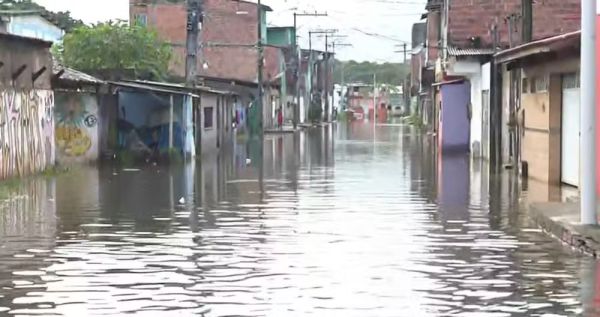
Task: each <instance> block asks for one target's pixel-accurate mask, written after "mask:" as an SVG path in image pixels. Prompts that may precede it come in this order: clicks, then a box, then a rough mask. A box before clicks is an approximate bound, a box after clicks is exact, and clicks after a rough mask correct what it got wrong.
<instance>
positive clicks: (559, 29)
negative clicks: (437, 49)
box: [430, 0, 581, 48]
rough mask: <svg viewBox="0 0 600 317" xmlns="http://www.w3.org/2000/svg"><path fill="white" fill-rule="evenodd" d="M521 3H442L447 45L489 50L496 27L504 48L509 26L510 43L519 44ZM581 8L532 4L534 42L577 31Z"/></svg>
mask: <svg viewBox="0 0 600 317" xmlns="http://www.w3.org/2000/svg"><path fill="white" fill-rule="evenodd" d="M523 1H524V0H452V1H449V2H448V1H446V2H445V4H442V9H443V11H442V12H443V14H442V16H446V21H447V30H446V31H447V32H446V33H447V36H448V45H449V46H454V47H459V48H466V47H473V46H481V47H491V46H492V43H493V37H492V32H491V29H492V26H493V25H497V26H498V35H499V39H500V43H501V45H502V46H507V45H508V43H509V36H508V34H509V26H510V29H511V30H512V32H513V42H514V43H513V44H515V45H517V44H521V34H522V30H523V10H522V9H523V5H522V3H523ZM530 1H531V0H530ZM430 2H439V1H430ZM580 7H581V0H543V1H539V0H538V1H533V21H532V22H533V23H532V35H533V40H538V39H542V38H547V37H550V36H554V35H558V34H563V33H567V32H572V31H577V30H579V27H580V21H579V16H580ZM511 15H513V21H512V22H511V20H510V19H509V16H511ZM442 26H444V20H442ZM443 31H444V30H443V29H442V32H443ZM474 42H480V43H474Z"/></svg>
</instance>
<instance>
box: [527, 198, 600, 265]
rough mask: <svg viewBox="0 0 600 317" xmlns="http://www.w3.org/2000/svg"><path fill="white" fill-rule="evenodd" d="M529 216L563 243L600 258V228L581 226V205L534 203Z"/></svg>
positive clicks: (530, 207)
mask: <svg viewBox="0 0 600 317" xmlns="http://www.w3.org/2000/svg"><path fill="white" fill-rule="evenodd" d="M599 214H600V213H599ZM529 215H530V217H531V218H532V219H533V220H534V221H535V222H536V223H537V224H538V225H539V226H540V227H541V228H542V229H543V230H544V231H546V232H547V233H549V234H551V235H553V236H554V237H556V238H558V239H559V240H561V241H562V242H564V243H566V244H568V245H570V246H572V247H574V248H576V249H578V250H579V251H581V252H583V253H585V254H588V255H591V256H593V257H595V258H598V257H600V226H583V225H580V224H579V223H580V221H579V219H580V218H579V204H577V203H534V204H531V205H530V206H529Z"/></svg>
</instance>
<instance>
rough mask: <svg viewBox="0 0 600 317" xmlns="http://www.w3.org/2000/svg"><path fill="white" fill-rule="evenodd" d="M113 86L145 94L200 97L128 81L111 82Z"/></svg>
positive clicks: (186, 92)
mask: <svg viewBox="0 0 600 317" xmlns="http://www.w3.org/2000/svg"><path fill="white" fill-rule="evenodd" d="M109 84H111V85H112V86H115V87H117V88H125V89H131V90H141V91H145V92H154V93H163V94H172V95H182V96H192V97H200V96H198V95H196V94H193V93H192V92H190V91H182V90H177V89H172V88H164V87H158V86H155V85H149V84H142V83H138V82H126V81H118V82H117V81H111V82H109Z"/></svg>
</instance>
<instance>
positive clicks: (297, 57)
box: [293, 11, 327, 130]
mask: <svg viewBox="0 0 600 317" xmlns="http://www.w3.org/2000/svg"><path fill="white" fill-rule="evenodd" d="M308 16H311V17H324V16H327V13H326V12H325V13H318V12H316V11H315V12H313V13H309V12H305V13H297V12H294V45H293V49H294V60H295V65H296V67H295V70H294V75H295V76H294V79H296V106H295V107H294V130H296V129H297V128H298V122H299V121H300V68H301V66H302V61H301V58H302V52H300V51H299V50H298V24H297V22H298V17H308Z"/></svg>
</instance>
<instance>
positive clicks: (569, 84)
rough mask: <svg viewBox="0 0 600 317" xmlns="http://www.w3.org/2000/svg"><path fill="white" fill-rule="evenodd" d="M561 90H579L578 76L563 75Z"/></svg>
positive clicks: (574, 74) (572, 74)
mask: <svg viewBox="0 0 600 317" xmlns="http://www.w3.org/2000/svg"><path fill="white" fill-rule="evenodd" d="M562 86H563V89H573V88H579V74H577V73H571V74H564V75H563V78H562Z"/></svg>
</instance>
